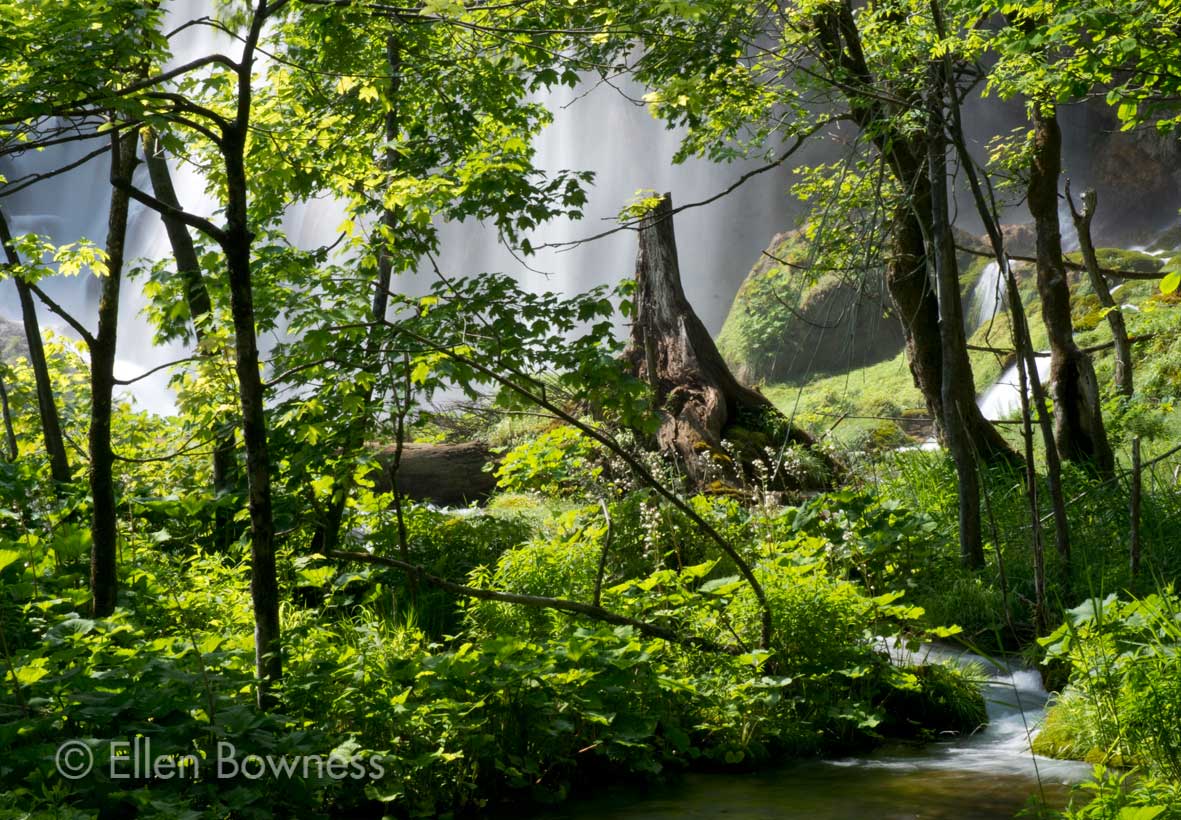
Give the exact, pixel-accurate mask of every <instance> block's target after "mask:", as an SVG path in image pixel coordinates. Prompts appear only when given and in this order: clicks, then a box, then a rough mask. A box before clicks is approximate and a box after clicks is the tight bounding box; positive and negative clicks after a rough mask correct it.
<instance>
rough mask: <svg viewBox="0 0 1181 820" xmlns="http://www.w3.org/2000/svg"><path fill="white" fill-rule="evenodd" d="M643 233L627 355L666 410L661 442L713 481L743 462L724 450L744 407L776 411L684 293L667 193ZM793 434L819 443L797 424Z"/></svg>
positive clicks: (693, 474) (701, 478)
mask: <svg viewBox="0 0 1181 820" xmlns="http://www.w3.org/2000/svg"><path fill="white" fill-rule="evenodd" d="M639 238H640V249H639V255H638V257H637V259H636V295H635V314H634V321H633V323H632V330H631V340H630V344H629V347H628V351H627V353H625V356H626V357H627V359H628V360H629V361H630V362H631V365H632V369H633V371H634V372H635V373H636V375H637V377H638V378H640V379H642V380H644V381H645V382H647V383H648V384H649V385H651V387H652V390H653V393H654V396H655V403H656V407H657V408H658V409H659V411H660V413H661V424H660V428H659V430H658V431H657V434H656V443H657V446H658V448H659V449H660V451H661V452H663V453H664V454H666V455H669V456H672V457H674V458H676V459H677V460H678V461H679V462H680V463H681V464H682V465H683V467H684V470H685V472H686V474H687V475H688V477H689V479H690V480H691V481H692V482H693V483H694V484H695V485H696V486H698V487H704V486H706V485H707V484H709V482H710V481H711V479H712V478H714V474H715V473H716V471H717V470H716V468H717V467H718V466H719V465H727V466H725V467H723V473H724V474H726V477H727V478H728V479H734V478H737V477H738V476H737V475H735V474H734V473H733V472H732V471H734V470H738V469H740V467H738V466H737V465H733V466H729V461H730V460H729V459H728V458H725V457H724V453H723V448H722V437H723V433H724V431H725V430H726V429H727V428H728V427H729V426H731V425H732V424H735V423H736V422H738V421H739V414H740V413H742V412H743V411H751V412H755V413H772V414H778V411H777V410H776V409H775V408H774V406H773V405H772V404H771V402H770V401H769V400H768V399H767V398H766V397H765V396H764V395H763V394H762V393H759V392H757V391H755V390H752V389H750V388H749V387H746V386H745V385H743V384H741V383H739V381H738V380H737V379H736V378H735V377H734V375H733V374H732V373H731V372H730V369H729V367H727V366H726V363H725V361H724V360H723V359H722V355H721V353H719V352H718V348H717V346H716V345H715V344H714V341H713V339H712V338H711V337H710V335H709V331H707V330H706V329H705V325H704V324H702V322H701V319H700V318H698V316H697V314H696V313H695V312H694V311H693V308H692V306H691V305H690V304H689V300H688V299H687V298H686V297H685V291H684V287H683V285H682V284H681V271H680V266H679V264H678V261H677V247H676V236H675V233H674V231H673V220H672V199H671V197H670V195H669V194H665V195H664V196H663V197H662V198H661V200H660V203H659V204H658V205H657V206H656V207H655V208H654V209H652V210H651V211H649V212H648V213H647V214H645V215H644V217H643V219H642V220H641V221H640V226H639ZM789 440H790V442H794V443H799V444H804V445H811V444H813V443H814V442H813V441H812V438H811V437H810V436H809V435H808V434H806V433H804V432H803V431H802V430H799V429H796V428H794V427H793V428H792V429H791V430H790V433H789ZM719 456H720V457H721V458H715V457H719Z"/></svg>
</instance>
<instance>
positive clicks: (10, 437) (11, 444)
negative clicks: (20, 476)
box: [0, 372, 20, 462]
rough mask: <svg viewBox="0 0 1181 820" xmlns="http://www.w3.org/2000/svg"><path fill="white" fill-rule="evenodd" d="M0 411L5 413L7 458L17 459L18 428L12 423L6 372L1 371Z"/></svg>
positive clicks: (9, 459)
mask: <svg viewBox="0 0 1181 820" xmlns="http://www.w3.org/2000/svg"><path fill="white" fill-rule="evenodd" d="M0 413H2V414H3V415H4V438H5V441H7V443H8V455H7V456H6V460H7V461H9V462H13V461H16V459H17V456H18V455H19V454H20V449H19V448H18V447H17V444H16V428H15V427H13V424H12V407H11V406H9V404H8V386H7V385H5V384H4V374H3V373H2V372H0Z"/></svg>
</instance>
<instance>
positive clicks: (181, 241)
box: [144, 131, 237, 549]
mask: <svg viewBox="0 0 1181 820" xmlns="http://www.w3.org/2000/svg"><path fill="white" fill-rule="evenodd" d="M144 154H145V156H146V158H147V166H148V173H149V176H150V178H151V182H152V193H154V194H155V196H156V199H158V200H160V201H161V202H163V203H164V204H165V205H167V206H169V207H171V208H175V209H176V210H177V211H180V210H182V209H181V204H180V201H179V199H177V196H176V189H175V188H174V187H173V185H172V175H171V173H169V170H168V160H167V158H166V157H165V155H164V149H163V147H162V146H161V145H160V142H159V140H158V139H157V137H156V134H155V132H153V131H148V132H147V134H146V135H145V139H144ZM159 214H160V220H161V222H163V223H164V230H165V232H166V233H167V234H168V242H169V244H170V245H171V246H172V256H173V259H175V260H176V272H177V275H178V276H180V278H181V281H182V282H183V283H184V292H185V301H186V302H187V303H188V307H189V318H190V319H191V320H192V323H193V335H194V336H195V337H196V340H197V349H198V350H202V351H204V349H205V345H204V342H205V339H206V338H207V336H208V333H207V331H206V322H208V321H210V317H211V315H212V313H213V300H212V299H210V297H209V289H208V288H207V287H206V285H205V279H204V277H203V276H202V275H201V262H200V260H199V259H198V256H197V248H196V246H195V245H194V244H193V237H192V235H191V234H190V233H189V229H188V226H186V225H185V224H184V223H183V222H181V221H180V220H179V219H177V218H176V216H175V215H172V214H169V213H165V212H159ZM205 352H212V351H205ZM236 429H237V425H234V424H224V425H223V429H221V430H220V431H218V432H217V433H216V434H215V440H214V445H213V490H214V492H215V493H217V495H218V497H219V501H220V500H221V497H222V496H224V495H225V494H227V493H233V492H234V491H235V490H236V485H237V470H236V469H235V461H234V445H235V442H234V438H235V436H234V434H235V431H236ZM213 530H214V539H215V543H216V544H217V546H218V548H219V549H226V548H227V547H229V545H230V543H231V542H232V541H233V513H232V511H231V510H229V509H227V508H226V507H225V506H224V505H223V504H221V503H219V504H218V506H217V512H216V513H215V520H214V525H213Z"/></svg>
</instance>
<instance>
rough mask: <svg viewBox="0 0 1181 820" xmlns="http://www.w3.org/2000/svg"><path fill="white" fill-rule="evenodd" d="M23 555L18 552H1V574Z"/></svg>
mask: <svg viewBox="0 0 1181 820" xmlns="http://www.w3.org/2000/svg"><path fill="white" fill-rule="evenodd" d="M20 557H21V554H20V553H19V552H17V551H16V550H0V572H3V571H4V570H5V569H6V568H7V567H8V565H9V564H14V563H16V562H17V561H19V560H20Z"/></svg>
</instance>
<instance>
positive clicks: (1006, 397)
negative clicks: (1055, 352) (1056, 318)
mask: <svg viewBox="0 0 1181 820" xmlns="http://www.w3.org/2000/svg"><path fill="white" fill-rule="evenodd" d="M1037 373H1038V378H1039V379H1040V380H1041V383H1042V384H1043V385H1045V384H1046V383H1047V380H1048V379H1049V377H1050V358H1049V356H1042V355H1039V356H1038V357H1037ZM1026 390H1027V391H1029V390H1030V387H1029V385H1026ZM976 406H977V407H979V408H980V412H981V414H982V415H983V416H984V418H986V419H988V420H989V421H999V420H1001V419H1007V418H1010V417H1012V416H1013V415H1014V414H1015V413H1017V412H1018V411H1020V410H1021V376H1020V374H1019V373H1018V372H1017V364H1016V363H1013V364H1011V365H1009V367H1008V368H1007V369H1006V370H1005V372H1004V373H1002V374H1001V376H1000V378H999V379H997V380H996V381H995V382H993V384H992V385H991V386H990V387H989V388H988V389H987V390H985V391H984V392H983V393H981V394H980V396H979V397H978V398H977V399H976Z"/></svg>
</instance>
